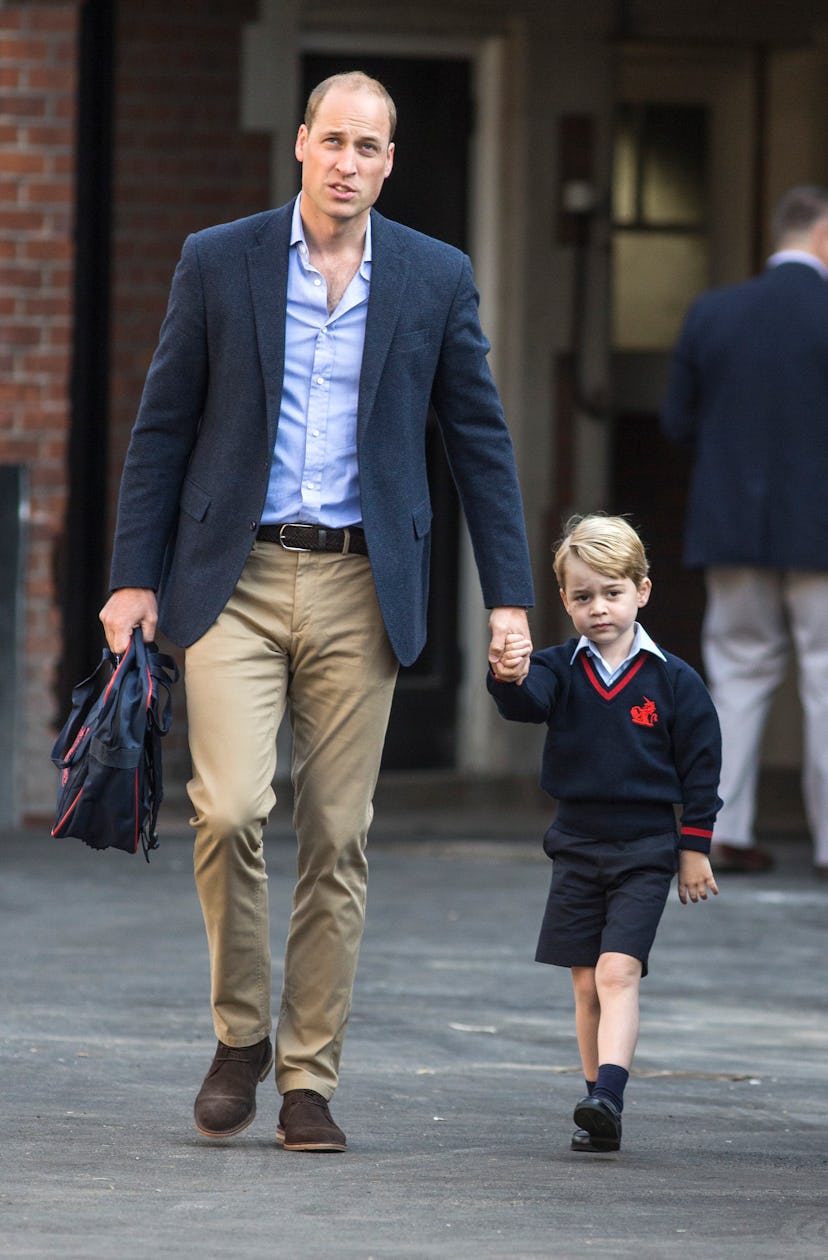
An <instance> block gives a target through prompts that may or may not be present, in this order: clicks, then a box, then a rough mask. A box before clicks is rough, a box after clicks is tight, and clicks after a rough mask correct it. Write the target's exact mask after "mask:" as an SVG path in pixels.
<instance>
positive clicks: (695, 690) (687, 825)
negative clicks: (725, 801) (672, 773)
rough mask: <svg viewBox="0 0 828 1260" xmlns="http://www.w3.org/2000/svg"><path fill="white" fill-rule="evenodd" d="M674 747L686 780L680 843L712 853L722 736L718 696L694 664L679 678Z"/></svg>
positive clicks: (679, 770) (718, 805) (680, 773)
mask: <svg viewBox="0 0 828 1260" xmlns="http://www.w3.org/2000/svg"><path fill="white" fill-rule="evenodd" d="M675 698H676V717H675V721H674V728H673V749H674V755H675V763H676V770H677V773H678V776H679V780H680V783H681V792H682V795H681V801H682V816H681V827H680V836H679V848H680V849H696V850H697V851H698V852H700V853H709V852H710V844H711V841H712V839H713V825H714V823H715V820H716V814H717V813H718V811H719V810H720V809H721V806H722V801H721V798H720V797H719V793H718V788H719V775H720V773H721V766H722V737H721V732H720V730H719V718H718V715H717V713H716V709H715V706H714V704H713V700H712V698H711V696H710V693H709V691H708V690H707V688H706V687H705V685H704V683H703V682H702V680H701V678H700V677H699V675H698V674H697V673H696V671H695V670H693V669H691V668H690V666H689V665H685V666H684V668H683V669H681V670H679V671H678V673H677V675H676V679H675Z"/></svg>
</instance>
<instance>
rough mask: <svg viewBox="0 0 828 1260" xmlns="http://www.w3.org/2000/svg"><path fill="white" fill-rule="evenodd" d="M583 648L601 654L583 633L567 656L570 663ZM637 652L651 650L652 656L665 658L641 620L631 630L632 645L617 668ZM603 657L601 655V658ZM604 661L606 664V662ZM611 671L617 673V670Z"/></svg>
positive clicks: (597, 654)
mask: <svg viewBox="0 0 828 1260" xmlns="http://www.w3.org/2000/svg"><path fill="white" fill-rule="evenodd" d="M584 650H587V651H589V652H592V654H593V655H594V656H601V651H600V648H598V647H596V645H595V644H594V643H593V642H592V640H591V639H588V638H587V636H586V635H585V634H582V635H581V637H580V639H579V640H578V642H577V643H576V644H575V651H574V652H573V653H572V655H571V657H570V658H569V663H570V665H571V664H572V663H573V661H574V660H575V657H576V656H577V655H578V653H579V652H583V651H584ZM639 652H651V653H652V655H653V656H658V657H659V658H660V659H661V660H662V661H666V660H667V657H666V656H665V655H664V653H663V652H662V650H661V648H660V647H659V646H658V645H657V644H656V643H654V642H653V640H652V639H651V638H650V636H649V635H648V634H647V631H646V630H645V629H644V627H643V626H642V624H641V622H640V621H637V622H636V623H635V629H634V631H633V641H632V646H631V648H630V650H629V652H628V653H627V655H626V656H625V657H624V659H623V661H622V662H621V665H619V666H618V669H620V668H621V667H622V666H623V665H626V663H627V661H631V660H632V658H633V657H634V656H637V655H638V653H639ZM603 659H604V658H603V657H602V656H601V660H603ZM604 663H605V664H606V662H604ZM613 672H616V673H617V670H616V671H613Z"/></svg>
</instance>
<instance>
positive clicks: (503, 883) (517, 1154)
mask: <svg viewBox="0 0 828 1260" xmlns="http://www.w3.org/2000/svg"><path fill="white" fill-rule="evenodd" d="M542 828H543V819H542V818H541V816H540V814H536V812H535V811H534V810H529V811H520V810H517V809H508V810H505V811H500V812H498V811H497V810H495V809H491V808H488V809H486V810H481V811H478V812H477V813H474V812H473V811H471V812H469V811H462V810H461V811H457V810H454V811H452V812H451V813H450V814H449V813H441V812H440V811H439V810H437V811H431V812H429V811H421V812H419V813H418V811H417V810H415V809H413V808H411V807H410V806H409V807H408V808H406V809H405V810H403V811H399V812H397V813H395V812H394V810H393V808H391V809H388V808H385V809H383V808H380V809H378V814H377V819H376V821H375V825H374V831H373V833H372V839H371V843H370V852H371V880H370V889H369V905H368V926H367V931H366V935H365V941H364V946H363V951H362V958H361V963H360V971H359V976H358V983H357V989H356V994H355V1002H354V1011H353V1017H352V1022H351V1026H350V1030H349V1034H348V1038H347V1040H346V1046H345V1055H344V1061H343V1068H342V1082H341V1086H340V1089H339V1092H338V1093H337V1095H336V1098H335V1100H334V1108H333V1110H334V1115H335V1117H336V1119H337V1120H338V1121H339V1123H340V1124H341V1125H342V1126H343V1127H344V1128H345V1130H346V1132H347V1134H348V1137H349V1144H350V1149H349V1151H348V1152H347V1153H346V1154H343V1155H306V1154H289V1153H286V1152H284V1151H282V1150H280V1149H279V1148H278V1147H277V1146H276V1145H275V1143H274V1131H275V1126H276V1116H277V1110H278V1104H277V1096H276V1092H275V1089H274V1086H273V1081H272V1078H271V1079H270V1080H269V1081H267V1082H265V1084H264V1085H262V1086H260V1088H259V1102H258V1107H259V1111H258V1116H257V1118H256V1120H255V1121H254V1123H253V1125H252V1126H251V1127H250V1128H249V1129H248V1130H246V1132H245V1133H243V1134H241V1135H240V1136H239V1137H238V1138H236V1139H234V1140H232V1141H227V1142H219V1143H211V1142H209V1141H208V1140H206V1139H202V1138H200V1137H199V1135H198V1134H197V1133H196V1132H195V1129H194V1128H193V1125H192V1103H193V1097H194V1095H195V1092H196V1091H197V1089H198V1086H199V1084H200V1081H201V1078H202V1076H203V1074H204V1072H205V1071H206V1068H207V1066H208V1063H209V1061H210V1058H211V1056H212V1053H213V1049H214V1038H213V1032H212V1026H211V1022H210V1017H209V1009H208V996H207V995H208V978H207V965H206V951H205V947H204V942H203V929H202V924H201V917H200V911H199V908H198V903H197V901H196V896H195V892H194V889H193V884H192V872H191V845H190V841H189V838H188V835H187V829H186V825H185V823H184V819H183V815H182V814H180V813H179V814H178V815H171V816H166V815H164V816H162V827H161V835H162V841H161V848H160V850H159V851H158V852H157V853H156V854H154V855H153V857H152V862H151V864H150V865H149V866H147V865H146V863H145V862H144V861H143V859H142V858H141V857H129V856H127V855H125V854H122V853H118V852H114V851H110V852H106V853H101V854H99V853H94V852H93V851H91V850H89V849H87V848H86V847H85V846H83V845H82V844H80V843H79V842H77V841H70V840H63V841H55V840H52V839H51V838H50V837H49V835H48V828H47V827H46V826H40V827H36V826H28V827H26V828H21V829H17V830H14V831H8V832H6V833H4V834H2V835H0V876H1V878H0V951H2V959H3V966H2V970H0V976H1V977H2V980H1V981H0V983H2V990H1V991H0V996H1V998H2V1013H3V1020H2V1027H0V1056H1V1057H0V1067H1V1069H2V1126H0V1255H2V1256H3V1257H4V1258H5V1257H9V1258H11V1260H18V1258H21V1260H22V1258H23V1257H44V1258H45V1257H49V1258H50V1260H69V1258H70V1257H71V1258H72V1260H76V1258H77V1260H104V1258H105V1260H110V1258H114V1257H124V1258H125V1260H144V1258H145V1257H159V1258H160V1260H167V1258H168V1257H169V1258H176V1260H177V1258H179V1257H180V1258H182V1260H183V1258H190V1257H192V1258H193V1260H213V1258H214V1257H215V1258H217V1257H224V1256H231V1257H244V1258H246V1257H260V1256H274V1255H276V1256H279V1257H285V1258H287V1260H294V1258H297V1260H322V1258H323V1257H342V1258H351V1257H353V1258H359V1260H466V1258H468V1260H472V1258H474V1260H522V1258H524V1257H546V1258H548V1260H574V1258H575V1257H582V1256H589V1255H599V1254H600V1255H602V1256H604V1257H611V1258H614V1257H636V1258H641V1257H644V1258H658V1260H662V1258H663V1260H672V1258H673V1257H683V1258H684V1260H696V1258H701V1257H703V1258H704V1260H730V1258H731V1257H739V1258H740V1260H741V1258H744V1260H748V1258H749V1260H756V1258H768V1260H779V1258H781V1257H788V1256H790V1257H797V1258H807V1260H810V1258H811V1257H820V1258H823V1260H824V1257H826V1256H828V1010H827V1009H826V1008H827V1007H828V1002H826V981H825V974H826V968H825V951H826V943H827V935H828V934H826V924H827V923H828V884H825V883H822V884H819V883H817V882H815V880H814V878H813V875H812V871H811V866H810V849H809V846H808V843H807V841H806V839H805V837H804V836H803V835H802V834H799V833H797V832H796V831H791V830H788V831H786V832H783V831H779V832H778V833H774V834H773V835H771V836H770V837H768V839H769V842H770V845H771V847H772V848H773V850H774V852H775V854H776V856H777V859H778V865H777V869H776V870H775V871H774V872H772V873H771V874H765V875H761V876H751V877H745V876H722V877H721V880H720V884H721V895H720V897H719V898H718V900H717V901H715V902H712V903H708V904H707V905H703V906H689V907H682V906H680V904H679V902H678V899H677V898H675V897H673V898H672V899H671V902H670V904H669V906H668V909H667V911H666V913H665V917H664V920H663V924H662V928H661V932H660V935H659V938H658V940H657V943H656V947H655V951H654V953H653V955H652V958H651V973H650V976H649V977H648V978H647V980H646V981H645V982H644V984H643V998H642V1033H641V1039H640V1043H639V1051H638V1055H637V1059H636V1070H635V1075H634V1078H633V1080H632V1081H631V1083H630V1086H629V1087H628V1091H627V1106H626V1109H625V1113H624V1145H623V1150H622V1151H621V1152H620V1154H618V1155H606V1156H588V1155H587V1156H585V1155H576V1154H573V1153H572V1152H571V1151H570V1149H569V1139H570V1134H571V1130H572V1127H573V1126H572V1123H571V1118H570V1117H571V1112H572V1107H573V1104H574V1103H575V1101H576V1100H577V1099H578V1098H579V1097H580V1096H581V1094H582V1092H583V1085H582V1081H581V1077H580V1072H579V1070H578V1067H577V1052H576V1046H575V1040H574V1035H573V1030H572V1009H571V997H570V988H569V978H568V976H567V974H566V973H565V972H563V971H559V970H558V969H557V968H548V967H542V966H539V965H537V964H535V963H534V962H533V961H532V958H533V954H534V946H535V938H536V933H537V929H538V925H539V922H540V916H541V912H542V908H543V904H544V900H545V895H546V886H547V880H548V876H549V864H548V862H547V860H546V859H545V858H544V857H543V855H542V852H541V849H540V834H541V831H542ZM267 851H268V860H269V870H270V876H271V879H270V885H271V899H272V900H271V904H272V924H273V947H274V958H275V959H276V960H279V959H280V956H281V947H282V942H283V936H284V929H285V924H286V920H287V912H288V905H289V898H290V891H291V881H292V870H293V863H294V858H293V846H292V841H291V838H290V836H289V834H288V832H287V831H286V830H285V829H284V826H283V829H282V830H280V829H279V826H278V825H277V826H274V827H272V828H271V829H270V830H269V831H268V836H267ZM275 986H278V974H277V975H276V977H275ZM277 996H278V995H277Z"/></svg>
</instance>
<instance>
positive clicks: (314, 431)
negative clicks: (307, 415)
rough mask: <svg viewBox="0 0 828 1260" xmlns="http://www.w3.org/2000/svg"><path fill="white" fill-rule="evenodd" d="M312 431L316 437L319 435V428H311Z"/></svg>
mask: <svg viewBox="0 0 828 1260" xmlns="http://www.w3.org/2000/svg"><path fill="white" fill-rule="evenodd" d="M311 433H312V434H313V436H314V437H319V430H318V429H311Z"/></svg>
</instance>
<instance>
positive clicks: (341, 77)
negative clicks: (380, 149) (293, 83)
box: [304, 70, 397, 143]
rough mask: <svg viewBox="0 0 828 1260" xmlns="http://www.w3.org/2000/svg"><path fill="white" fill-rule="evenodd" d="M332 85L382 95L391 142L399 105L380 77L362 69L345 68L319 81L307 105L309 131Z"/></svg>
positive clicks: (306, 119) (305, 120) (306, 118)
mask: <svg viewBox="0 0 828 1260" xmlns="http://www.w3.org/2000/svg"><path fill="white" fill-rule="evenodd" d="M332 87H344V88H351V89H353V90H356V89H358V88H367V89H368V91H369V92H375V93H376V95H377V96H380V97H382V99H383V100H384V101H385V107H386V109H387V110H388V124H389V135H388V141H389V143H390V142H391V141H392V140H393V139H394V132H395V131H396V130H397V107H396V105H395V104H394V102H393V100H392V99H391V94H390V92H389V91H388V89H387V88H386V87H384V86H383V84H382V83H380V81H379V79H372V78H371V76H370V75H369V74H365V73H364V71H362V70H344V71H343V72H342V73H341V74H332V75H330V76H329V78H327V79H323V80H322V82H321V83H317V85H316V87H315V88H314V89H313V91H312V92H311V94H310V96H309V97H308V103H307V105H306V106H305V118H304V123H305V126H306V127H307V129H308V131H310V129H311V127H312V125H313V120H314V118H315V117H316V112H317V110H318V109H319V106H320V105H321V104H322V101H323V99H324V97H326V96H327V94H328V92H330V90H331V88H332Z"/></svg>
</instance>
